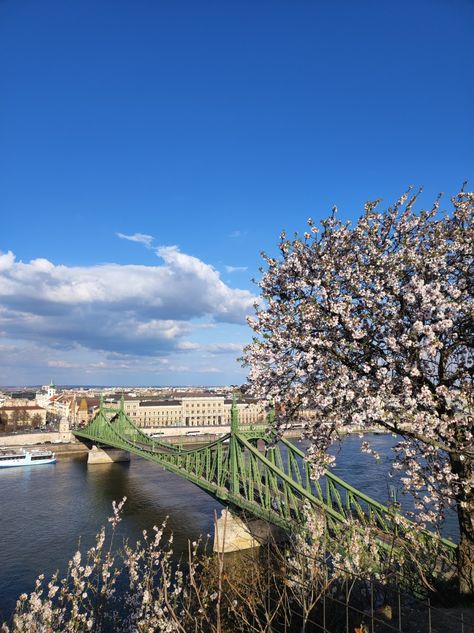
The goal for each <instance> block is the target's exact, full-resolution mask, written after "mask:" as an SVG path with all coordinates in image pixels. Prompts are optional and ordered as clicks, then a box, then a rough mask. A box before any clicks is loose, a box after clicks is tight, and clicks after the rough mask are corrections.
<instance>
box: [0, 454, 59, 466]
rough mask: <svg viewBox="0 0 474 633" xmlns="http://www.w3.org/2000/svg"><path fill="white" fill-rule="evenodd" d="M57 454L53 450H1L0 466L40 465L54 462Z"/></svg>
mask: <svg viewBox="0 0 474 633" xmlns="http://www.w3.org/2000/svg"><path fill="white" fill-rule="evenodd" d="M55 462H56V455H55V454H54V453H52V452H51V451H45V450H39V451H24V450H21V451H0V468H11V467H12V466H40V465H41V464H54V463H55Z"/></svg>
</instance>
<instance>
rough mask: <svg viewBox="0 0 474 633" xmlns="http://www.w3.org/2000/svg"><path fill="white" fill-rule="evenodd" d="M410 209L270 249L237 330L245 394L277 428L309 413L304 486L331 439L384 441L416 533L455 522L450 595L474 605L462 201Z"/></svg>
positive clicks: (408, 204) (469, 331)
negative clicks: (455, 576) (275, 251)
mask: <svg viewBox="0 0 474 633" xmlns="http://www.w3.org/2000/svg"><path fill="white" fill-rule="evenodd" d="M418 195H419V193H416V194H413V193H412V192H411V191H409V192H407V193H406V194H405V195H403V196H402V197H401V198H400V199H399V200H398V202H397V203H396V204H395V205H394V206H393V207H390V208H389V209H388V210H386V211H383V212H382V211H379V202H380V201H375V202H370V203H367V204H366V205H365V213H364V214H363V215H362V216H361V217H360V219H359V220H358V221H357V223H356V224H355V225H353V226H352V225H351V224H350V223H343V222H341V221H340V220H338V219H337V216H336V213H335V210H334V211H333V213H332V215H331V216H330V217H329V218H328V219H326V220H324V221H323V222H321V228H318V227H317V226H315V224H314V223H313V221H312V220H311V219H310V220H309V221H308V225H309V228H308V230H307V232H305V233H304V235H303V236H301V237H300V236H298V235H296V236H295V238H294V239H291V240H290V239H288V238H287V236H286V234H284V233H283V234H282V235H281V241H280V244H279V248H280V256H279V257H277V258H273V257H269V256H266V255H264V256H263V257H264V259H265V261H266V268H265V270H263V269H262V272H263V275H262V279H261V281H260V282H259V286H260V288H261V294H262V297H263V300H264V301H263V303H262V306H261V307H256V316H255V317H253V318H250V319H249V322H250V325H251V327H252V329H253V330H254V332H255V333H256V336H255V338H254V340H253V342H252V343H251V344H250V345H249V346H248V347H247V348H246V350H245V357H244V358H245V362H246V364H247V365H248V366H249V367H250V371H249V385H248V387H249V388H250V390H251V391H252V392H253V394H254V395H255V396H258V397H261V398H267V399H270V400H272V401H273V402H274V403H275V406H276V408H277V411H279V412H280V416H279V418H280V423H284V422H285V420H288V419H289V418H291V417H292V416H294V415H295V414H296V412H298V415H301V414H302V413H303V414H304V412H305V411H306V412H308V416H307V419H306V425H305V434H306V436H307V437H308V438H309V439H310V441H311V448H310V458H311V459H312V461H313V464H314V469H315V472H316V475H318V474H320V473H321V472H322V470H323V468H324V467H325V466H327V465H328V464H329V463H331V461H332V459H333V458H332V457H331V456H330V455H329V454H328V453H327V449H328V447H329V446H330V445H331V444H332V443H333V442H334V441H336V440H337V439H338V437H339V432H340V431H341V429H342V427H343V426H344V425H347V424H348V423H352V424H356V425H358V426H360V427H361V428H362V429H363V428H373V427H377V426H378V427H382V428H383V429H386V430H388V431H391V432H393V433H395V434H397V435H398V436H399V441H398V443H397V445H396V447H395V449H394V451H395V452H394V463H393V466H394V468H395V469H398V470H401V471H403V472H402V475H403V476H402V482H403V484H404V486H405V488H406V489H407V490H408V491H410V492H412V493H413V494H414V496H415V499H416V506H417V508H418V511H419V512H418V518H419V520H420V522H421V523H424V524H426V523H427V522H429V521H431V522H433V521H436V520H437V519H439V518H440V517H441V516H442V513H443V510H444V509H445V508H446V506H447V505H452V506H453V507H455V508H456V511H457V515H458V518H459V528H460V547H459V561H458V562H459V577H460V589H461V591H462V592H463V593H473V592H474V447H473V437H474V425H473V415H472V386H473V346H472V342H473V285H474V282H473V272H474V271H473V244H474V228H473V211H474V194H473V193H466V192H465V191H464V190H462V191H461V192H460V193H459V194H458V195H457V196H456V197H454V198H452V200H451V202H452V208H451V209H450V211H449V212H447V213H441V211H440V208H439V204H440V198H438V199H437V200H436V202H435V204H434V206H433V208H431V209H430V210H423V211H420V212H415V211H414V204H415V202H416V200H417V198H418ZM363 447H364V448H365V450H367V451H369V452H370V451H371V449H370V446H368V445H367V443H364V444H363Z"/></svg>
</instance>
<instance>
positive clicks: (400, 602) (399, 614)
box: [397, 585, 402, 633]
mask: <svg viewBox="0 0 474 633" xmlns="http://www.w3.org/2000/svg"><path fill="white" fill-rule="evenodd" d="M397 596H398V630H399V631H400V633H401V630H402V598H401V595H400V585H397Z"/></svg>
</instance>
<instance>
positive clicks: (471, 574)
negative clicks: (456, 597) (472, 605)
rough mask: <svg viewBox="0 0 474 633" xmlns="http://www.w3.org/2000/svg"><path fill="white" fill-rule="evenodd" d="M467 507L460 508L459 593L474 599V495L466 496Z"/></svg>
mask: <svg viewBox="0 0 474 633" xmlns="http://www.w3.org/2000/svg"><path fill="white" fill-rule="evenodd" d="M464 503H465V504H466V506H465V507H460V506H458V520H459V532H460V536H461V540H460V542H459V553H458V573H459V592H460V593H461V594H462V595H464V596H470V597H474V494H473V493H471V494H469V495H466V498H465V500H464Z"/></svg>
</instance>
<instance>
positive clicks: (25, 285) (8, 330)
mask: <svg viewBox="0 0 474 633" xmlns="http://www.w3.org/2000/svg"><path fill="white" fill-rule="evenodd" d="M157 254H158V255H159V257H160V258H161V259H162V260H163V263H162V264H161V265H157V266H143V265H121V264H115V263H109V264H101V265H94V266H74V267H70V266H65V265H61V264H54V263H52V262H50V261H48V260H47V259H43V258H39V259H33V260H31V261H30V262H29V263H24V262H22V261H17V260H16V259H15V256H14V255H13V253H11V252H8V253H6V254H3V255H2V254H0V303H1V304H2V306H1V308H0V332H1V335H2V336H4V337H6V338H8V339H10V340H16V341H21V340H22V341H29V342H33V343H39V344H42V345H46V346H48V347H49V348H51V349H56V350H61V349H62V350H72V349H78V348H81V349H86V350H87V349H88V350H96V351H106V352H112V353H120V354H130V355H132V356H136V355H141V356H154V355H167V354H169V353H170V352H172V351H173V350H180V349H181V350H186V349H187V350H188V351H189V352H192V351H193V348H192V347H189V346H188V347H186V340H185V339H186V338H187V337H188V336H189V335H190V334H191V333H192V331H193V329H194V321H197V325H196V327H199V328H202V327H204V325H205V324H206V323H207V324H216V325H218V324H219V323H230V324H242V325H243V324H245V316H246V314H249V313H251V312H253V303H254V300H255V297H254V296H253V295H252V294H251V293H250V292H249V291H247V290H239V289H234V288H231V287H230V286H228V285H226V284H225V283H224V282H223V281H222V279H221V278H220V275H219V273H218V272H217V271H216V270H215V269H214V268H213V267H212V266H210V265H209V264H206V263H205V262H203V261H201V260H199V259H198V258H196V257H193V256H191V255H187V254H185V253H182V252H181V251H179V249H178V248H177V247H176V246H162V247H160V248H158V249H157ZM188 345H189V344H188ZM194 349H195V348H194ZM196 351H197V350H196ZM208 351H212V350H208Z"/></svg>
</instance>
